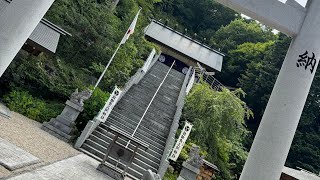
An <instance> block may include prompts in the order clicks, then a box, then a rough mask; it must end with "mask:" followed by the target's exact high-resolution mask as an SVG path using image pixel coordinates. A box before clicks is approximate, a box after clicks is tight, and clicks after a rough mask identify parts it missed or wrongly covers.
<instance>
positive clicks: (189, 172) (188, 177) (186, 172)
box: [178, 162, 200, 180]
mask: <svg viewBox="0 0 320 180" xmlns="http://www.w3.org/2000/svg"><path fill="white" fill-rule="evenodd" d="M199 173H200V169H199V168H196V167H194V166H192V165H190V164H189V163H187V162H183V163H182V169H181V172H180V175H179V177H178V179H180V180H184V179H185V180H196V179H197V176H198V174H199Z"/></svg>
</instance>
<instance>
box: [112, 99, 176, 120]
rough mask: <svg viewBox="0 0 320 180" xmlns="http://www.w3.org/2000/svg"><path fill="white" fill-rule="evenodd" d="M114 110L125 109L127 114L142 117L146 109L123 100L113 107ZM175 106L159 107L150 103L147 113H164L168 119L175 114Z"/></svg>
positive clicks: (136, 103)
mask: <svg viewBox="0 0 320 180" xmlns="http://www.w3.org/2000/svg"><path fill="white" fill-rule="evenodd" d="M115 108H116V109H125V110H127V111H129V112H135V114H137V116H142V115H143V113H144V112H145V111H146V109H147V105H146V107H142V106H141V105H139V102H137V101H134V100H130V99H125V100H123V101H120V102H118V104H117V105H116V107H115ZM175 110H176V106H161V105H160V104H157V102H152V104H151V105H150V107H149V109H148V111H147V112H153V113H155V114H157V112H158V114H159V113H162V112H165V114H166V115H169V116H170V117H173V116H174V114H175Z"/></svg>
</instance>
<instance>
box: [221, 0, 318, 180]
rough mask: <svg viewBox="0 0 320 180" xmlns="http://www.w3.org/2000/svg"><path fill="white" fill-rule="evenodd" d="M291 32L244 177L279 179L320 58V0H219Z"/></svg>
mask: <svg viewBox="0 0 320 180" xmlns="http://www.w3.org/2000/svg"><path fill="white" fill-rule="evenodd" d="M216 1H218V2H220V3H221V4H224V5H226V6H228V7H230V8H232V9H234V10H236V11H240V12H241V13H243V14H246V15H248V16H250V17H252V18H254V19H256V20H258V21H260V22H261V23H264V24H266V25H268V26H271V27H272V28H275V29H277V30H279V31H281V32H283V33H285V34H287V35H289V36H291V37H293V40H292V42H291V45H290V48H289V50H288V52H287V55H286V58H285V60H284V62H283V65H282V68H281V70H280V73H279V76H278V79H277V81H276V83H275V86H274V88H273V91H272V94H271V96H270V99H269V102H268V105H267V107H266V109H265V112H264V115H263V117H262V120H261V123H260V127H259V129H258V131H257V134H256V137H255V139H254V142H253V145H252V147H251V150H250V153H249V157H248V159H247V161H246V164H245V166H244V169H243V171H242V174H241V177H240V179H241V180H257V179H259V180H279V179H280V176H281V172H282V169H283V166H284V164H285V161H286V158H287V155H288V152H289V149H290V146H291V143H292V140H293V137H294V134H295V131H296V129H297V126H298V123H299V119H300V116H301V113H302V110H303V107H304V104H305V101H306V99H307V96H308V93H309V90H310V86H311V83H312V81H313V78H314V75H315V73H316V69H317V66H318V61H319V59H320V30H319V29H320V18H319V17H320V1H319V0H309V1H308V3H307V6H306V7H302V6H301V5H300V4H298V3H297V2H295V1H294V0H288V1H287V2H286V3H285V4H283V3H281V2H279V1H278V0H216Z"/></svg>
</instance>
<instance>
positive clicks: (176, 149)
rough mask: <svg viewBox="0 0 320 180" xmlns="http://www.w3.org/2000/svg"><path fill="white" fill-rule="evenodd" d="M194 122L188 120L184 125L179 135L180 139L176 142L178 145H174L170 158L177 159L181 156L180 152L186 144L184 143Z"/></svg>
mask: <svg viewBox="0 0 320 180" xmlns="http://www.w3.org/2000/svg"><path fill="white" fill-rule="evenodd" d="M192 126H193V125H192V124H191V123H189V122H186V124H185V125H184V128H183V130H182V131H181V134H180V136H179V139H178V141H177V142H176V145H175V146H174V148H173V150H172V152H171V155H170V156H169V159H171V160H173V161H176V160H177V159H178V157H179V154H180V152H181V150H182V148H183V146H184V144H185V143H186V141H187V139H188V136H189V134H190V132H191V128H192Z"/></svg>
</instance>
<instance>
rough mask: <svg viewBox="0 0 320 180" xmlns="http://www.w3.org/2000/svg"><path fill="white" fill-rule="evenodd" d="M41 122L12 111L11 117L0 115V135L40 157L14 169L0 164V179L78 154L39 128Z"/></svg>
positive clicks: (69, 146)
mask: <svg viewBox="0 0 320 180" xmlns="http://www.w3.org/2000/svg"><path fill="white" fill-rule="evenodd" d="M40 127H41V123H38V122H36V121H34V120H31V119H29V118H26V117H25V116H22V115H20V114H18V113H14V112H12V117H11V119H6V118H3V117H1V116H0V137H1V138H3V139H6V140H7V141H9V142H11V143H12V144H14V145H16V146H18V147H20V148H22V149H23V150H25V151H27V152H29V153H31V154H32V155H34V156H36V157H38V158H40V159H41V163H38V164H36V165H33V166H28V167H26V168H21V169H18V170H15V171H8V170H7V169H5V168H4V167H2V166H0V179H1V178H4V177H6V176H11V175H13V174H14V175H16V174H18V173H22V172H25V171H27V170H30V169H35V168H37V167H39V166H43V165H48V164H51V163H53V162H56V161H59V160H62V159H66V158H68V157H72V156H75V155H77V154H80V152H78V151H77V150H75V149H74V148H73V147H72V146H71V145H69V144H67V143H65V142H63V141H61V140H58V139H57V138H55V137H54V136H52V135H50V134H48V133H47V132H45V131H43V130H41V129H40Z"/></svg>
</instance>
